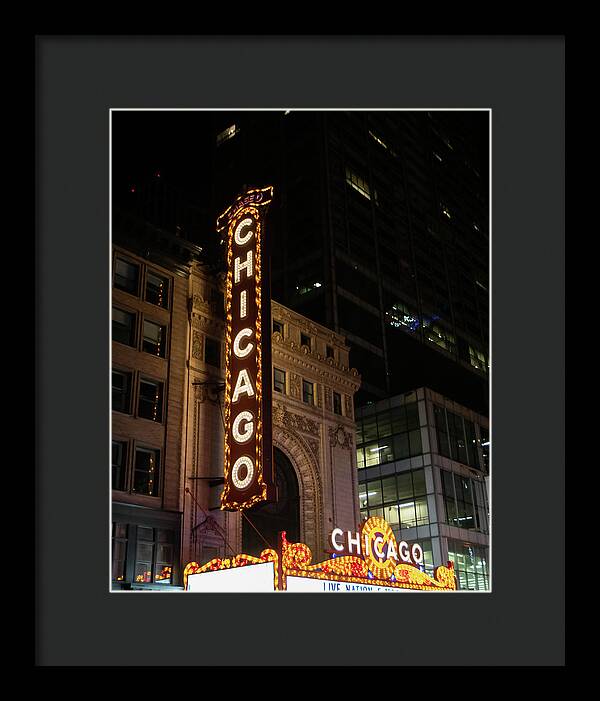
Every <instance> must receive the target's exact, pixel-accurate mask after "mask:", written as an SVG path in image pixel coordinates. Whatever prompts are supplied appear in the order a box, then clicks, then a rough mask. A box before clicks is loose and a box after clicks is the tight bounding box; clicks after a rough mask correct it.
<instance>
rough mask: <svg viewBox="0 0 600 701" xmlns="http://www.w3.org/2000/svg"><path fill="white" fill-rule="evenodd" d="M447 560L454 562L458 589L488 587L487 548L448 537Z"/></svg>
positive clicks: (482, 588) (473, 589)
mask: <svg viewBox="0 0 600 701" xmlns="http://www.w3.org/2000/svg"><path fill="white" fill-rule="evenodd" d="M448 560H450V562H452V563H454V573H455V575H456V579H457V580H458V588H459V589H470V590H472V591H477V590H486V589H489V571H488V549H487V548H485V547H481V546H477V545H473V544H472V543H463V542H461V541H459V540H454V539H452V538H448Z"/></svg>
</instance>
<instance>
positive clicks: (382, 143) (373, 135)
mask: <svg viewBox="0 0 600 701" xmlns="http://www.w3.org/2000/svg"><path fill="white" fill-rule="evenodd" d="M369 134H370V136H372V137H373V139H375V141H376V142H377V143H378V144H379V145H380V146H383V148H384V149H385V150H386V151H388V150H389V147H388V145H387V144H386V143H385V142H383V141H382V140H381V139H380V138H379V137H378V136H377V134H374V133H373V132H372V131H371V130H370V129H369Z"/></svg>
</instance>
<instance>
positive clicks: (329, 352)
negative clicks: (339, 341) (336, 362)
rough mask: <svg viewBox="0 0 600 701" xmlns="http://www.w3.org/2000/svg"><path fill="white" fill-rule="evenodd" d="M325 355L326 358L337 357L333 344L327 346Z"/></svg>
mask: <svg viewBox="0 0 600 701" xmlns="http://www.w3.org/2000/svg"><path fill="white" fill-rule="evenodd" d="M325 357H326V358H335V351H334V350H333V347H332V346H326V347H325Z"/></svg>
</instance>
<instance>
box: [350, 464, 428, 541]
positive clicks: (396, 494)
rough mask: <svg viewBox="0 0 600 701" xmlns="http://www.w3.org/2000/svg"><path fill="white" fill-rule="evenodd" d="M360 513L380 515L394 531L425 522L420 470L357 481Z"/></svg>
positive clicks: (426, 508)
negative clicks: (362, 481) (361, 481)
mask: <svg viewBox="0 0 600 701" xmlns="http://www.w3.org/2000/svg"><path fill="white" fill-rule="evenodd" d="M359 500H360V509H361V515H362V516H364V517H367V518H368V517H369V516H382V517H383V518H384V519H385V520H386V521H387V522H388V523H389V524H390V526H391V527H392V529H393V530H394V532H395V533H396V534H398V531H399V530H400V529H407V528H416V527H417V526H424V525H427V524H428V523H429V510H428V506H427V490H426V487H425V473H424V471H423V470H412V471H408V472H400V473H397V474H395V475H389V476H387V477H384V478H383V479H379V478H377V479H374V480H369V481H368V482H365V483H362V484H360V485H359Z"/></svg>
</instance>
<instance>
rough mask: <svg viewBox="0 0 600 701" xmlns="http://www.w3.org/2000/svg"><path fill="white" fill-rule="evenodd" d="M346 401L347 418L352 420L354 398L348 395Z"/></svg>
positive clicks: (345, 397)
mask: <svg viewBox="0 0 600 701" xmlns="http://www.w3.org/2000/svg"><path fill="white" fill-rule="evenodd" d="M344 399H345V401H346V416H347V417H348V418H349V419H352V418H353V417H354V407H353V405H352V397H349V396H348V395H347V394H345V395H344Z"/></svg>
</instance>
